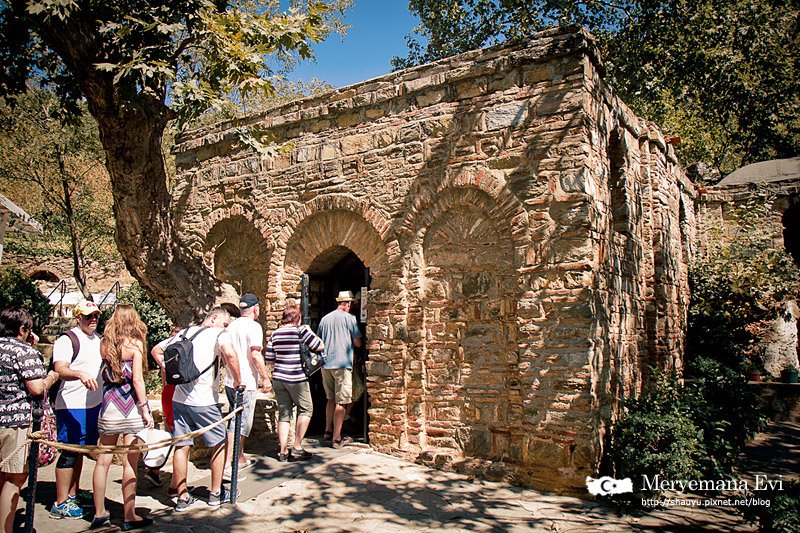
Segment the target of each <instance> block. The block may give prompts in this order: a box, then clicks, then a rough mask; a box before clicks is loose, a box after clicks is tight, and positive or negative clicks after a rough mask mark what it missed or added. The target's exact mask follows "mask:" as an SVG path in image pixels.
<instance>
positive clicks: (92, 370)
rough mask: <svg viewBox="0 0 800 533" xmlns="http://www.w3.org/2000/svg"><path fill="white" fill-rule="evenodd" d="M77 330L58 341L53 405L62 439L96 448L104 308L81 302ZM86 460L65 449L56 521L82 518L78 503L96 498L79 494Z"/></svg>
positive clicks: (59, 467) (76, 313)
mask: <svg viewBox="0 0 800 533" xmlns="http://www.w3.org/2000/svg"><path fill="white" fill-rule="evenodd" d="M72 314H73V316H74V317H75V320H76V321H77V326H76V327H74V328H72V329H71V330H70V331H69V332H67V333H66V334H64V335H62V336H61V337H59V338H58V339H56V342H55V344H54V345H53V362H54V369H55V371H56V372H58V374H59V376H60V377H61V382H60V383H59V384H57V385H56V386H58V387H60V388H59V392H58V396H57V397H56V402H55V406H54V408H55V414H56V424H57V426H58V441H59V442H64V443H68V444H78V445H95V444H97V439H98V433H97V418H98V415H99V414H100V403H101V402H102V399H103V380H102V377H101V376H100V363H101V362H102V359H101V357H100V336H99V335H97V334H96V333H95V330H97V322H98V320H99V318H100V309H98V308H97V305H96V304H95V303H94V302H90V301H87V300H83V301H81V302H79V303H78V305H76V306H75V308H74V309H73V311H72ZM82 468H83V456H82V455H80V454H78V453H75V452H68V451H63V452H61V455H60V456H59V458H58V462H57V463H56V501H55V503H54V504H53V507H52V508H51V510H50V516H51V517H53V518H82V517H83V510H82V509H81V507H80V505H79V503H80V504H82V505H85V506H89V505H90V503H89V502H90V501H91V500H92V496H91V494H89V493H81V491H80V490H79V485H80V479H81V470H82Z"/></svg>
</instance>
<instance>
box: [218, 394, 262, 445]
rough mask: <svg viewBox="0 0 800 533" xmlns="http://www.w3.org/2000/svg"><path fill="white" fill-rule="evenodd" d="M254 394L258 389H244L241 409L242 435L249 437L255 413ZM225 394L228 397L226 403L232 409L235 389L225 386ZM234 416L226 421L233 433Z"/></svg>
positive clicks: (234, 400) (234, 403)
mask: <svg viewBox="0 0 800 533" xmlns="http://www.w3.org/2000/svg"><path fill="white" fill-rule="evenodd" d="M256 394H258V391H254V390H246V391H244V406H243V407H244V410H243V411H242V437H249V436H250V432H251V431H252V430H253V418H254V416H255V413H256ZM225 396H227V397H228V405H230V406H231V411H233V408H234V406H235V405H236V389H233V388H231V387H225ZM235 423H236V417H234V418H231V419H230V420H229V421H228V431H230V432H231V433H233V430H234V424H235Z"/></svg>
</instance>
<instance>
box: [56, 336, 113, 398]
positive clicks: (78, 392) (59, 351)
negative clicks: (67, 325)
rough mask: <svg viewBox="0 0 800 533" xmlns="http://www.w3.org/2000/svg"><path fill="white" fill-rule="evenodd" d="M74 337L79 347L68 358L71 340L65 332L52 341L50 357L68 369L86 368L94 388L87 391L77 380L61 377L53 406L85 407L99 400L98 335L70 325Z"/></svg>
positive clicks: (101, 388) (101, 395) (100, 360)
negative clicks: (87, 333) (76, 355)
mask: <svg viewBox="0 0 800 533" xmlns="http://www.w3.org/2000/svg"><path fill="white" fill-rule="evenodd" d="M72 332H73V333H75V335H77V337H78V341H79V344H80V350H79V351H78V357H76V358H75V360H74V361H73V360H72V341H71V340H70V339H69V337H67V336H66V335H62V336H60V337H59V338H58V339H56V342H55V344H53V361H64V362H65V363H67V364H69V367H70V369H71V370H80V371H81V372H86V373H87V374H89V375H90V376H92V377H94V378H95V379H96V380H97V389H95V390H93V391H90V390H89V389H87V388H86V387H84V386H83V383H81V380H79V379H74V380H71V381H66V380H62V381H60V382H59V383H60V384H61V391H60V392H59V394H58V398H57V399H56V405H55V408H56V409H89V408H90V407H96V406H98V405H100V402H102V401H103V378H102V376H101V375H100V363H102V362H103V359H102V358H101V357H100V335H97V334H93V335H92V336H91V337H89V336H87V335H86V334H85V333H84V332H83V331H82V330H81V328H79V327H77V326H76V327H74V328H72Z"/></svg>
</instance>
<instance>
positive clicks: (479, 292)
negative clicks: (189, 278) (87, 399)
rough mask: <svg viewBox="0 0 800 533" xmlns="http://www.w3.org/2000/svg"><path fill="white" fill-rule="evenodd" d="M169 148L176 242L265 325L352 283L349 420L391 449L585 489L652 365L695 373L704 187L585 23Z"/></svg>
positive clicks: (316, 305)
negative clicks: (356, 358)
mask: <svg viewBox="0 0 800 533" xmlns="http://www.w3.org/2000/svg"><path fill="white" fill-rule="evenodd" d="M243 126H249V127H255V128H261V129H264V130H267V131H269V133H270V135H271V136H272V139H273V140H274V142H275V143H276V144H277V145H278V146H279V151H278V153H277V154H275V155H272V156H268V157H263V156H261V155H260V154H258V153H257V152H256V151H255V150H253V149H251V148H248V147H247V146H246V145H245V144H243V143H241V142H240V141H239V137H238V135H237V131H239V130H238V128H241V127H243ZM175 154H176V164H177V171H178V174H177V180H176V184H175V189H174V194H173V196H174V199H175V200H174V201H175V211H176V212H177V213H178V221H177V224H178V228H179V232H180V235H181V237H182V238H183V240H184V242H185V243H186V244H187V245H188V246H190V247H191V250H192V251H193V253H194V254H196V256H197V257H198V258H199V259H202V260H203V261H205V262H206V263H207V264H208V265H209V266H210V267H211V268H212V269H213V271H214V272H215V274H216V275H217V276H218V277H219V278H220V279H222V280H224V281H226V282H228V283H231V284H232V285H234V286H235V287H236V288H237V289H238V290H240V291H252V292H255V293H256V294H258V295H259V296H260V297H261V298H262V299H263V300H264V301H265V302H266V303H265V305H264V317H263V318H264V323H265V330H266V331H267V332H269V331H271V330H272V329H274V328H275V326H276V324H277V322H278V319H279V317H280V312H281V311H282V309H283V307H284V305H285V304H286V302H287V301H289V300H297V299H299V297H300V293H301V280H302V279H303V277H304V274H305V275H308V279H309V280H310V281H309V294H310V296H309V300H310V308H311V320H312V323H314V322H315V321H317V320H319V318H320V317H321V316H322V314H324V313H325V312H327V311H328V310H329V309H331V307H332V306H333V296H334V295H335V294H336V292H337V291H339V290H353V291H354V292H360V293H361V295H362V296H363V297H365V308H364V314H363V315H361V316H362V319H363V322H364V328H365V332H366V338H367V350H368V363H367V367H366V372H367V379H366V389H367V393H368V404H367V405H365V404H364V400H363V399H362V400H361V401H360V404H359V405H358V406H356V408H355V410H354V416H356V417H360V422H359V423H363V424H364V427H365V428H366V430H367V431H366V432H367V435H366V437H367V438H368V439H369V442H370V444H371V445H372V446H374V447H376V448H377V449H379V450H382V451H387V452H389V453H402V454H411V455H414V456H417V457H418V458H419V459H421V460H423V461H427V462H430V463H431V464H434V465H436V466H438V467H444V468H453V469H459V470H462V471H469V472H476V473H482V474H485V475H488V476H489V477H496V478H500V477H509V478H513V480H514V481H515V482H517V483H520V484H524V485H532V486H536V487H539V488H542V489H548V490H554V491H558V492H574V493H581V494H585V477H586V476H587V475H594V474H595V473H596V471H597V468H598V465H599V462H600V460H601V458H602V456H603V450H604V446H605V445H606V438H607V428H608V427H609V424H610V422H611V421H612V420H613V419H614V417H615V416H616V415H617V413H618V412H619V409H620V402H621V401H622V400H623V399H624V398H626V397H628V396H629V395H631V394H633V393H635V392H636V391H638V390H640V388H641V385H642V382H643V379H645V378H646V372H647V370H646V368H647V365H659V366H662V367H666V368H678V369H679V368H681V349H682V344H683V335H684V330H685V323H686V308H687V303H688V282H687V260H688V256H689V253H690V246H691V243H692V239H693V235H694V231H695V230H694V228H695V215H694V213H695V210H694V207H693V206H694V202H695V191H694V187H693V185H692V184H691V183H690V182H689V181H688V180H687V179H686V177H685V176H684V174H683V171H682V170H681V169H680V168H679V166H678V164H677V161H676V158H675V156H674V152H673V149H672V147H671V145H670V144H669V143H667V142H666V141H665V139H664V137H663V135H662V134H661V133H660V132H659V130H658V129H657V128H656V126H655V125H653V124H651V123H646V122H644V121H642V120H640V119H638V118H637V117H635V116H634V115H633V114H632V113H631V111H630V110H629V109H628V108H627V107H626V106H625V104H624V103H622V102H621V101H620V100H619V99H618V98H617V97H616V96H615V94H614V92H613V90H612V89H611V88H610V87H609V86H608V85H606V83H605V82H604V81H603V64H602V61H601V59H600V57H599V56H598V53H597V49H596V46H595V44H594V41H593V38H592V37H591V36H590V35H589V34H588V33H586V32H585V31H582V30H580V29H577V28H570V29H554V30H550V31H545V32H542V33H540V34H538V35H537V36H536V37H535V38H534V39H532V40H531V41H529V42H527V43H525V44H521V45H513V46H498V47H492V48H487V49H482V50H476V51H472V52H468V53H465V54H461V55H458V56H455V57H451V58H447V59H444V60H441V61H438V62H435V63H432V64H428V65H423V66H420V67H415V68H412V69H408V70H404V71H400V72H395V73H391V74H388V75H385V76H382V77H380V78H376V79H372V80H368V81H365V82H362V83H359V84H356V85H352V86H349V87H345V88H343V89H337V90H335V91H333V92H330V93H328V94H324V95H322V96H316V97H311V98H306V99H304V100H300V101H296V102H293V103H290V104H287V105H284V106H282V107H278V108H276V109H272V110H270V111H268V112H266V113H264V114H262V115H259V116H255V117H251V118H250V119H248V120H245V121H242V122H237V123H226V124H220V125H217V126H214V127H209V128H205V129H202V130H198V131H194V132H191V133H189V134H187V135H185V136H183V137H182V138H180V139H179V140H178V144H177V146H176V148H175ZM362 287H366V290H362ZM316 394H318V392H315V395H316ZM317 411H318V412H320V413H321V411H320V410H319V409H317ZM361 413H366V414H365V415H364V414H361ZM318 416H322V417H324V413H321V414H315V418H317V417H318ZM364 417H366V418H364ZM312 424H313V422H312ZM312 431H313V426H312Z"/></svg>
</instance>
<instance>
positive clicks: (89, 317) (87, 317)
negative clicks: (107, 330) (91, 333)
mask: <svg viewBox="0 0 800 533" xmlns="http://www.w3.org/2000/svg"><path fill="white" fill-rule="evenodd" d="M81 318H83V319H84V320H88V321H90V322H91V321H92V320H100V313H92V314H91V315H83V316H82V317H81Z"/></svg>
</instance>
